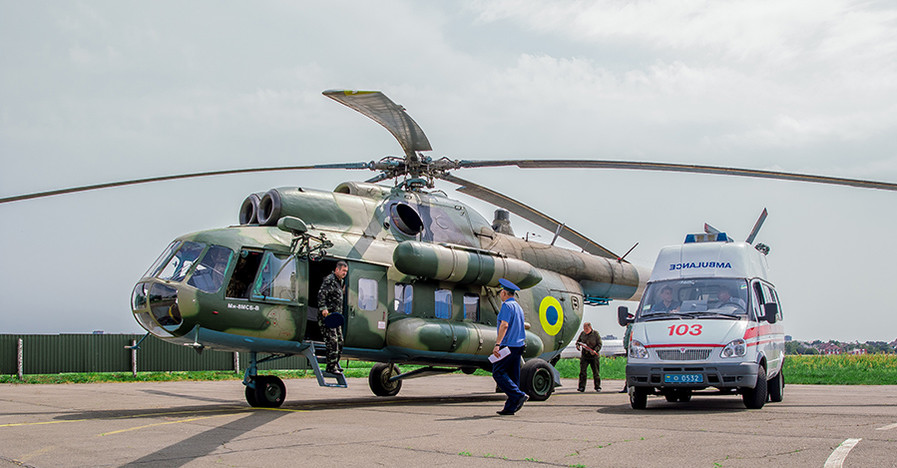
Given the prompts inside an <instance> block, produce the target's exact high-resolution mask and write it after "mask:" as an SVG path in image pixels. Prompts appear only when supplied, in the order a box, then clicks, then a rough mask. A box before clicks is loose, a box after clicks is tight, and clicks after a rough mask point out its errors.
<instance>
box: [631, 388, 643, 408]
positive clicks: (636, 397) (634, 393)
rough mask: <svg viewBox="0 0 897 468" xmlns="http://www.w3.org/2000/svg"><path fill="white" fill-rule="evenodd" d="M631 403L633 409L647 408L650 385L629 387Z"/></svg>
mask: <svg viewBox="0 0 897 468" xmlns="http://www.w3.org/2000/svg"><path fill="white" fill-rule="evenodd" d="M629 405H630V406H632V409H645V407H647V406H648V387H629Z"/></svg>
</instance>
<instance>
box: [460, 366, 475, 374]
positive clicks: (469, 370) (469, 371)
mask: <svg viewBox="0 0 897 468" xmlns="http://www.w3.org/2000/svg"><path fill="white" fill-rule="evenodd" d="M476 371H477V368H476V367H462V368H461V372H463V373H465V374H467V375H472V374H473V373H474V372H476Z"/></svg>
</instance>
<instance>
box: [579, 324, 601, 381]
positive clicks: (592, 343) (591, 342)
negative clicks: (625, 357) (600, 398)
mask: <svg viewBox="0 0 897 468" xmlns="http://www.w3.org/2000/svg"><path fill="white" fill-rule="evenodd" d="M576 349H579V350H582V355H581V356H580V357H579V387H577V390H579V391H580V392H584V391H586V379H587V378H588V368H589V367H591V368H592V377H593V378H594V379H595V391H596V392H600V391H601V375H600V368H599V361H598V351H601V335H599V334H598V332H596V331H595V330H593V329H592V324H591V323H589V322H585V323H583V324H582V333H580V334H579V339H577V340H576Z"/></svg>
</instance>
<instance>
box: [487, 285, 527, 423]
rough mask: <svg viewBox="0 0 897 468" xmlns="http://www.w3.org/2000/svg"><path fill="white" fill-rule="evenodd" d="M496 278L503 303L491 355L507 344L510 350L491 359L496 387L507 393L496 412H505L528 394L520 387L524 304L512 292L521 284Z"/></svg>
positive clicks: (517, 408)
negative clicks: (499, 409)
mask: <svg viewBox="0 0 897 468" xmlns="http://www.w3.org/2000/svg"><path fill="white" fill-rule="evenodd" d="M498 282H499V284H501V288H502V289H501V291H499V293H498V294H499V297H501V300H502V304H501V310H499V312H498V318H497V321H498V337H497V339H496V340H495V348H493V349H492V355H493V356H495V357H496V358H500V357H501V351H502V349H503V348H507V349H508V351H509V354H508V355H506V356H505V357H503V358H500V359H499V360H498V361H495V362H494V363H492V378H493V379H494V380H495V383H496V384H498V386H499V388H501V390H502V391H503V392H505V394H506V395H508V399H507V400H506V401H505V407H504V408H502V410H501V411H498V414H500V415H502V416H504V415H511V414H514V413H516V412H517V411H520V408H523V404H524V403H526V400H529V397H528V396H527V395H526V393H523V391H522V390H520V359H521V357H522V356H523V347H524V345H525V344H526V330H525V329H524V326H523V319H524V314H523V308H522V307H520V304H518V303H517V301H516V300H515V299H514V295H515V292H516V291H519V290H520V288H518V287H517V285H515V284H514V283H512V282H510V281H508V280H506V279H504V278H502V279H500V280H498Z"/></svg>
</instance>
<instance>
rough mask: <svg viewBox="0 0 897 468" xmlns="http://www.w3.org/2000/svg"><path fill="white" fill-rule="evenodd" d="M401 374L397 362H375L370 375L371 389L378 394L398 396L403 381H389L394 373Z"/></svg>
mask: <svg viewBox="0 0 897 468" xmlns="http://www.w3.org/2000/svg"><path fill="white" fill-rule="evenodd" d="M398 374H399V366H397V365H395V364H392V363H390V364H384V363H382V362H380V363H377V364H374V367H371V373H370V374H369V375H368V384H369V385H370V386H371V391H372V392H374V395H377V396H396V395H397V394H398V393H399V390H401V389H402V381H401V380H394V381H392V382H390V381H389V378H390V377H392V376H393V375H398Z"/></svg>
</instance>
